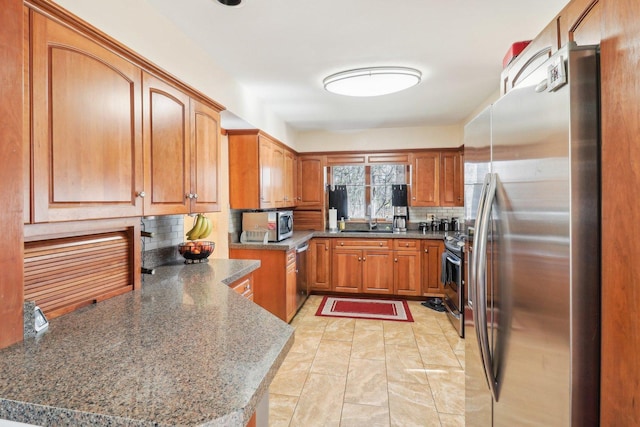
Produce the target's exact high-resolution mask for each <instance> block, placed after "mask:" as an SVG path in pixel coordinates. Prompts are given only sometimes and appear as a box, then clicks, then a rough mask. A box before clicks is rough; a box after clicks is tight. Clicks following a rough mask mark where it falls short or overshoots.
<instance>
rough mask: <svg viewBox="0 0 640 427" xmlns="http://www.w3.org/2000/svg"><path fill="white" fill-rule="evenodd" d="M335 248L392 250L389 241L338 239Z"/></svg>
mask: <svg viewBox="0 0 640 427" xmlns="http://www.w3.org/2000/svg"><path fill="white" fill-rule="evenodd" d="M334 247H335V248H363V249H373V248H377V249H380V248H383V249H390V247H391V246H390V240H388V239H336V241H335V244H334Z"/></svg>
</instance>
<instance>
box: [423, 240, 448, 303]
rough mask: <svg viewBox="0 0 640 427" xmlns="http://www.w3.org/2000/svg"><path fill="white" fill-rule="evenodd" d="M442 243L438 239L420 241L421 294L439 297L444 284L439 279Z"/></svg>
mask: <svg viewBox="0 0 640 427" xmlns="http://www.w3.org/2000/svg"><path fill="white" fill-rule="evenodd" d="M443 251H444V243H443V242H442V241H440V240H423V241H422V266H421V269H422V295H423V296H427V297H441V296H443V295H444V285H443V284H442V282H441V281H440V275H441V272H442V266H441V259H442V252H443Z"/></svg>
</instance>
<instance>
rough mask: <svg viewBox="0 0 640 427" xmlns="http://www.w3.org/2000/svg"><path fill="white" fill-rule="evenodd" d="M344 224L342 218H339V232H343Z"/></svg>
mask: <svg viewBox="0 0 640 427" xmlns="http://www.w3.org/2000/svg"><path fill="white" fill-rule="evenodd" d="M345 226H346V224H345V223H344V217H342V218H340V225H339V227H340V231H343V230H344V229H345Z"/></svg>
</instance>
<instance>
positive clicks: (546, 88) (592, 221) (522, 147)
mask: <svg viewBox="0 0 640 427" xmlns="http://www.w3.org/2000/svg"><path fill="white" fill-rule="evenodd" d="M527 73H528V74H527ZM523 76H524V77H523V78H522V80H521V82H520V83H519V84H518V85H517V86H516V87H514V88H513V89H512V90H510V91H509V92H508V93H507V94H506V95H505V96H503V97H502V98H501V99H499V100H498V101H497V102H496V103H495V104H494V105H493V106H492V107H491V108H490V109H487V110H485V111H484V112H482V113H481V114H480V115H479V116H478V117H477V118H476V119H474V120H473V121H472V122H471V123H469V124H468V125H467V126H466V127H465V204H466V206H465V212H466V218H465V220H466V222H467V225H470V224H474V225H475V226H474V237H473V250H472V252H471V259H470V269H469V270H470V272H469V279H468V283H469V286H468V292H467V294H468V300H467V305H466V308H465V310H466V313H465V314H466V321H465V335H466V337H467V339H466V340H465V350H466V353H465V354H466V355H465V381H466V387H465V388H466V425H467V426H490V425H494V426H514V425H518V426H522V425H528V426H593V425H598V418H599V411H598V402H599V392H598V390H599V366H600V354H599V345H600V331H599V322H600V294H599V289H600V281H599V278H600V265H599V247H600V244H599V242H600V237H599V225H598V223H599V214H598V213H599V210H600V209H599V207H600V201H599V200H600V199H599V142H598V135H599V132H598V111H599V104H598V90H599V89H598V49H597V48H594V47H577V46H576V45H575V44H573V43H572V44H570V45H568V46H566V47H564V48H562V49H560V50H559V51H558V52H556V53H555V54H554V55H553V56H551V57H550V58H549V59H548V60H546V61H545V62H544V63H541V61H540V62H538V65H537V66H536V65H535V64H534V65H532V66H531V69H530V70H525V73H524V74H523ZM469 314H470V315H469Z"/></svg>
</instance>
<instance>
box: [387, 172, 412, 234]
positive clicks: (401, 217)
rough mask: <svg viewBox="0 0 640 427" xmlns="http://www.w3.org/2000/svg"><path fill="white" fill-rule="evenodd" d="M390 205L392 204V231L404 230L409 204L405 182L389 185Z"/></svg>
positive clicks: (405, 229) (407, 219)
mask: <svg viewBox="0 0 640 427" xmlns="http://www.w3.org/2000/svg"><path fill="white" fill-rule="evenodd" d="M391 205H392V206H393V232H394V233H404V232H406V231H407V222H409V208H408V206H409V204H408V201H407V186H406V185H405V184H394V185H392V186H391Z"/></svg>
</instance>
